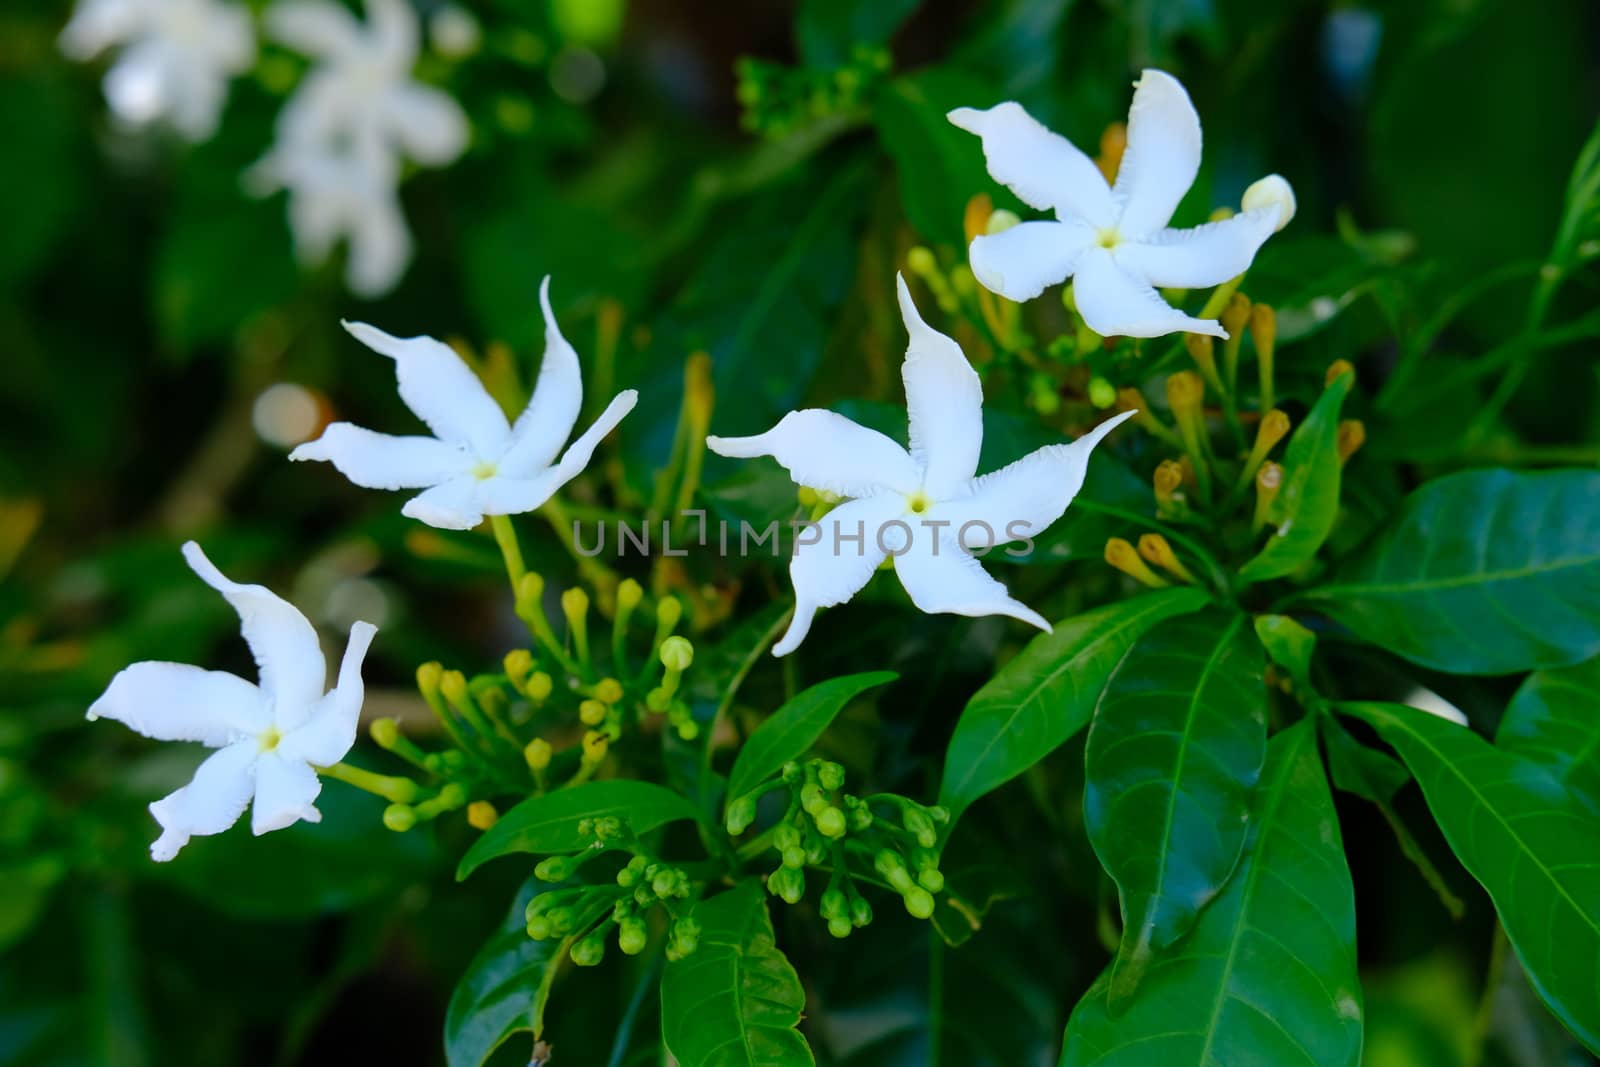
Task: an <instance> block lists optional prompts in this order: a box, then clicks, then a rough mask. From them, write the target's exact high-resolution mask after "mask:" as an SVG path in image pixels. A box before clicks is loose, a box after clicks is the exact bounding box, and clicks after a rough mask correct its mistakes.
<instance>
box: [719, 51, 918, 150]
mask: <svg viewBox="0 0 1600 1067" xmlns="http://www.w3.org/2000/svg"><path fill="white" fill-rule="evenodd" d="M890 66H891V60H890V56H889V53H888V52H887V51H885V50H884V49H882V48H873V47H871V46H868V45H857V46H856V47H855V48H853V49H852V50H851V52H850V59H849V60H848V61H847V62H846V63H845V64H844V65H843V66H840V67H835V68H833V69H830V70H818V69H816V68H813V67H789V66H784V65H783V64H781V63H770V62H766V61H764V60H760V59H754V58H751V57H748V56H746V57H744V58H742V59H740V60H739V61H738V63H736V64H735V65H734V73H735V74H736V75H737V76H738V78H739V87H738V98H739V103H740V105H741V106H742V107H743V108H744V111H743V113H742V115H741V116H740V123H741V124H742V125H743V126H744V128H745V129H746V130H748V131H749V132H751V133H755V134H760V135H761V136H762V137H768V138H772V139H777V138H780V137H786V136H788V135H789V134H791V133H793V132H794V131H796V130H798V129H800V128H801V127H803V126H805V125H806V124H807V123H810V122H814V121H816V120H817V119H822V118H827V117H828V116H830V115H843V114H850V113H852V112H855V111H858V110H860V109H861V108H862V107H864V106H865V105H866V104H867V102H868V101H869V100H870V99H871V96H872V94H873V92H874V91H875V90H876V89H877V87H878V86H879V85H880V84H882V82H883V80H884V78H885V77H886V76H887V75H888V73H889V68H890Z"/></svg>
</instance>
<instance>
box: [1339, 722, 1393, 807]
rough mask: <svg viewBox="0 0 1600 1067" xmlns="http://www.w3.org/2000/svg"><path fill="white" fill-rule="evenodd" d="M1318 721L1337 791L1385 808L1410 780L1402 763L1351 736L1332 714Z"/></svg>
mask: <svg viewBox="0 0 1600 1067" xmlns="http://www.w3.org/2000/svg"><path fill="white" fill-rule="evenodd" d="M1319 719H1320V720H1321V725H1322V742H1323V744H1324V745H1326V746H1327V749H1328V771H1329V773H1330V774H1332V776H1333V784H1334V785H1335V786H1336V787H1337V788H1339V789H1341V790H1343V791H1344V792H1346V793H1354V794H1355V795H1356V796H1358V797H1360V798H1361V799H1363V800H1370V801H1372V802H1373V803H1374V804H1382V805H1385V806H1387V805H1388V804H1389V802H1390V801H1392V800H1394V795H1395V794H1396V793H1398V792H1399V791H1400V787H1401V786H1403V785H1405V784H1406V783H1407V782H1409V781H1411V772H1410V771H1408V770H1406V768H1405V764H1403V763H1401V762H1400V761H1399V760H1397V759H1395V758H1394V757H1393V756H1391V755H1389V754H1388V753H1387V752H1380V751H1378V750H1377V749H1375V748H1368V747H1367V746H1366V745H1363V744H1362V743H1361V742H1360V741H1357V740H1356V739H1355V738H1353V737H1351V736H1350V733H1349V731H1348V730H1346V729H1345V728H1344V726H1343V724H1341V723H1340V722H1339V720H1338V719H1336V718H1334V717H1333V716H1332V715H1321V716H1319Z"/></svg>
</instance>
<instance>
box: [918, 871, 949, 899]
mask: <svg viewBox="0 0 1600 1067" xmlns="http://www.w3.org/2000/svg"><path fill="white" fill-rule="evenodd" d="M917 881H918V882H920V883H921V884H922V888H924V889H926V890H927V891H928V892H930V893H942V892H944V875H943V874H941V873H940V872H939V871H938V869H937V868H934V867H929V868H928V869H927V870H925V871H918V872H917Z"/></svg>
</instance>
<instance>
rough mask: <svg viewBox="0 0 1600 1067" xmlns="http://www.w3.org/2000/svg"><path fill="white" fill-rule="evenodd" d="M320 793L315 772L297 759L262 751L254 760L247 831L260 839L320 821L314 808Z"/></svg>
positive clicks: (320, 815)
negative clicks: (254, 770) (251, 798)
mask: <svg viewBox="0 0 1600 1067" xmlns="http://www.w3.org/2000/svg"><path fill="white" fill-rule="evenodd" d="M321 792H322V779H320V778H318V777H317V772H316V771H314V770H312V769H311V767H310V766H309V765H308V764H306V763H303V762H301V761H299V760H294V759H288V758H285V757H284V756H283V755H281V754H279V753H277V752H264V753H262V755H261V758H260V759H259V760H257V761H256V792H255V803H254V804H252V805H251V808H250V832H251V833H253V834H255V835H256V836H257V837H260V836H261V835H262V834H266V833H271V832H272V831H273V830H283V829H287V828H288V827H290V826H293V825H294V824H295V823H297V822H299V821H300V820H302V819H304V820H305V821H306V822H321V821H322V813H321V812H319V811H318V810H317V808H316V801H317V795H318V794H320V793H321Z"/></svg>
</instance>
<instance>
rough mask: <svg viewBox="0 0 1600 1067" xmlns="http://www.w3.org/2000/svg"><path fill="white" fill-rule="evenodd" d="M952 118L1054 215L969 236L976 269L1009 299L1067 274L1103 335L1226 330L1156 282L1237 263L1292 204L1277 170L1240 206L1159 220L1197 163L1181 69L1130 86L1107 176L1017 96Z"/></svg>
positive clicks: (1195, 284)
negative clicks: (1211, 216)
mask: <svg viewBox="0 0 1600 1067" xmlns="http://www.w3.org/2000/svg"><path fill="white" fill-rule="evenodd" d="M949 118H950V121H951V122H953V123H955V124H956V125H957V126H959V127H961V128H962V129H964V130H968V131H970V132H972V133H975V134H977V135H978V136H979V137H981V138H983V153H984V157H985V158H986V159H987V160H988V164H989V173H990V175H992V176H993V177H994V178H995V180H996V181H999V182H1000V183H1002V184H1004V185H1005V186H1007V187H1008V188H1009V189H1010V190H1011V191H1012V192H1013V193H1015V194H1017V197H1018V198H1019V199H1021V200H1022V201H1023V202H1024V203H1026V204H1029V205H1031V206H1032V207H1036V208H1039V209H1040V210H1053V211H1054V212H1055V215H1056V221H1054V222H1050V221H1037V222H1024V223H1022V224H1020V225H1018V226H1013V227H1012V228H1011V229H1009V230H1006V231H1004V232H1002V233H997V234H994V235H992V236H982V237H978V238H976V239H974V240H973V242H972V249H971V260H972V272H973V274H975V275H976V276H977V278H978V280H979V281H980V282H982V283H983V285H984V286H985V287H986V288H988V289H990V290H993V291H994V292H996V293H999V294H1000V295H1001V296H1004V297H1007V298H1009V299H1011V300H1031V299H1033V298H1034V297H1036V296H1038V295H1039V294H1040V293H1041V292H1043V291H1044V289H1045V287H1046V286H1048V285H1053V284H1055V283H1056V282H1059V281H1063V280H1065V279H1066V278H1069V277H1070V278H1072V279H1073V294H1074V296H1075V298H1076V301H1077V306H1078V311H1079V313H1080V314H1082V315H1083V319H1084V321H1085V322H1086V323H1088V324H1089V327H1090V328H1091V329H1092V330H1094V331H1095V332H1096V333H1098V334H1101V335H1102V336H1106V337H1111V336H1117V335H1122V336H1128V337H1159V336H1161V335H1162V334H1167V333H1175V332H1178V331H1188V332H1190V333H1208V334H1212V335H1214V336H1217V337H1226V336H1228V334H1227V331H1226V330H1224V329H1223V328H1222V327H1221V326H1220V325H1219V324H1218V323H1217V322H1215V321H1212V320H1202V319H1196V318H1193V317H1192V316H1189V315H1185V314H1184V313H1183V312H1181V311H1178V310H1177V309H1175V308H1173V307H1172V306H1171V305H1169V304H1168V303H1167V302H1166V301H1165V300H1163V299H1162V298H1161V296H1160V294H1159V293H1157V292H1156V287H1158V286H1160V287H1163V288H1177V289H1200V288H1205V287H1207V286H1212V285H1219V284H1221V283H1222V282H1225V281H1227V280H1229V279H1230V278H1235V277H1237V276H1238V275H1240V274H1243V273H1244V271H1245V269H1246V268H1247V267H1249V266H1250V261H1251V260H1252V259H1254V258H1255V254H1256V250H1257V249H1259V248H1260V247H1261V245H1262V243H1263V242H1264V241H1266V239H1267V238H1268V237H1270V236H1272V234H1273V233H1274V232H1275V231H1276V230H1280V229H1282V228H1283V227H1284V226H1285V225H1287V224H1288V222H1289V218H1290V216H1291V215H1292V214H1293V213H1294V197H1293V193H1292V192H1291V191H1290V190H1289V183H1288V182H1286V181H1284V180H1283V179H1282V178H1280V177H1277V176H1276V175H1273V176H1272V178H1271V179H1269V180H1267V181H1270V183H1271V184H1270V188H1268V189H1264V190H1263V192H1262V194H1260V195H1259V196H1258V197H1251V196H1250V195H1248V194H1247V195H1246V198H1245V204H1244V207H1245V209H1246V210H1244V211H1243V212H1241V213H1240V214H1238V215H1235V216H1234V217H1232V218H1230V219H1226V220H1224V221H1222V222H1212V223H1208V224H1206V225H1204V226H1197V227H1195V228H1194V229H1192V230H1172V229H1168V228H1167V223H1168V221H1169V220H1171V218H1172V213H1173V211H1174V210H1176V208H1177V206H1178V202H1179V201H1180V200H1182V199H1183V194H1184V193H1186V192H1188V190H1189V186H1190V185H1192V184H1193V183H1194V177H1195V174H1196V173H1197V172H1198V171H1199V169H1200V116H1198V115H1197V114H1195V110H1194V104H1192V103H1191V102H1190V101H1189V94H1188V93H1186V92H1185V91H1184V89H1183V86H1182V85H1180V84H1179V83H1178V81H1177V79H1176V78H1173V77H1172V76H1171V75H1170V74H1165V73H1163V72H1161V71H1159V70H1147V71H1145V72H1144V74H1143V76H1142V77H1141V78H1140V79H1139V82H1138V85H1137V88H1136V91H1135V92H1134V94H1133V107H1132V108H1131V109H1130V110H1129V112H1128V144H1127V149H1126V151H1125V152H1124V153H1123V156H1122V164H1121V166H1120V168H1119V169H1118V171H1117V183H1116V185H1115V186H1108V185H1107V184H1106V181H1105V178H1103V177H1102V176H1101V174H1100V170H1099V168H1097V167H1096V166H1095V165H1094V163H1093V162H1092V161H1091V160H1090V159H1089V157H1088V156H1086V155H1084V154H1083V153H1082V152H1080V151H1078V149H1076V148H1074V147H1073V146H1072V144H1071V143H1070V142H1069V141H1067V140H1066V138H1064V137H1062V136H1060V135H1059V134H1055V133H1051V132H1050V131H1049V130H1047V129H1045V128H1044V127H1043V126H1042V125H1040V124H1039V123H1038V122H1037V121H1035V120H1034V119H1033V117H1032V116H1030V115H1029V114H1028V113H1027V112H1026V111H1024V110H1023V109H1022V107H1021V106H1020V105H1018V104H1015V103H1005V104H1000V105H998V106H996V107H992V108H990V109H989V110H987V111H978V110H974V109H973V108H965V107H964V108H957V109H956V110H954V111H952V112H950V115H949ZM1267 181H1264V182H1261V183H1257V185H1258V186H1265V185H1266V184H1267ZM1252 188H1255V187H1252ZM1285 194H1287V195H1285ZM1258 204H1259V206H1258Z"/></svg>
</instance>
